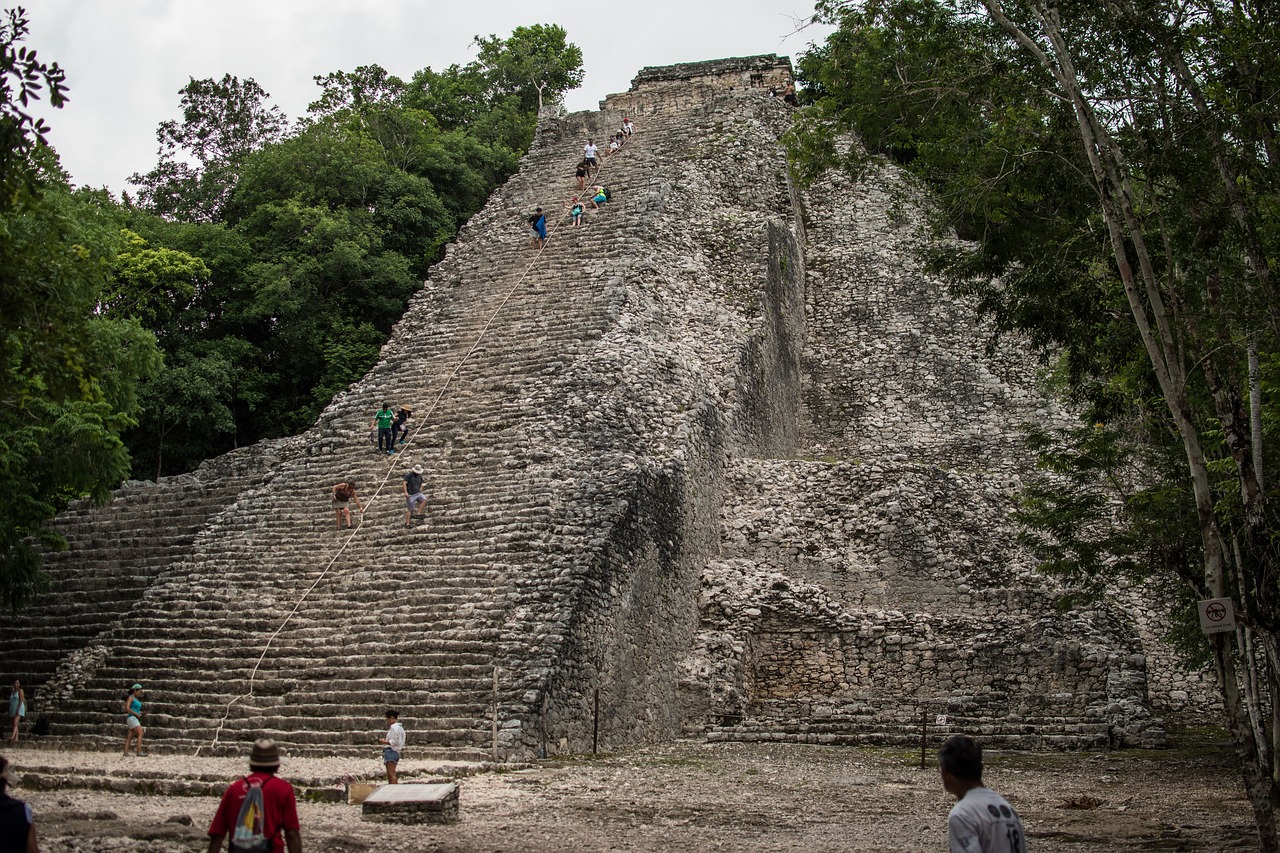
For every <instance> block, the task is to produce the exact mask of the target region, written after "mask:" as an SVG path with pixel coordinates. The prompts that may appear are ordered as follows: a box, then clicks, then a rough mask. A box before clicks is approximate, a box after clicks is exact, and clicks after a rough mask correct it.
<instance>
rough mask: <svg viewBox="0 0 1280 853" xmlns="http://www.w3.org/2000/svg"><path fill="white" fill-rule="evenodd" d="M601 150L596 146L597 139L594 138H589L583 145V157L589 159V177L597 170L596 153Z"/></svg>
mask: <svg viewBox="0 0 1280 853" xmlns="http://www.w3.org/2000/svg"><path fill="white" fill-rule="evenodd" d="M599 150H600V149H599V148H596V141H595V140H594V139H588V140H587V144H586V145H585V146H583V149H582V159H583V160H585V161H587V176H588V177H590V176H591V173H592V172H594V171H595V170H596V153H597V152H598V151H599Z"/></svg>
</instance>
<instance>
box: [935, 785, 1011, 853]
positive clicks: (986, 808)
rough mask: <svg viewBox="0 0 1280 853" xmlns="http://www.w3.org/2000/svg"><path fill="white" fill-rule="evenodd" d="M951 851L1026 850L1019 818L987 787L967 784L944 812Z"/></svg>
mask: <svg viewBox="0 0 1280 853" xmlns="http://www.w3.org/2000/svg"><path fill="white" fill-rule="evenodd" d="M947 840H948V842H949V843H950V850H951V853H1026V851H1027V842H1026V835H1025V833H1024V832H1023V829H1022V819H1021V818H1020V817H1018V813H1017V812H1016V811H1014V810H1013V806H1011V805H1009V801H1008V800H1006V799H1005V798H1004V797H1002V796H1000V795H999V794H997V793H996V792H995V791H993V790H991V789H990V788H971V789H970V790H969V791H967V792H966V793H965V795H964V797H962V798H961V800H960V802H958V803H956V804H955V805H954V806H953V807H952V809H951V814H949V815H947Z"/></svg>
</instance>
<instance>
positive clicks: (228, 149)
mask: <svg viewBox="0 0 1280 853" xmlns="http://www.w3.org/2000/svg"><path fill="white" fill-rule="evenodd" d="M178 94H179V95H181V97H182V102H181V105H182V121H181V122H177V121H172V120H170V121H165V122H162V123H161V124H160V128H159V130H157V131H156V138H157V140H158V141H159V142H160V151H159V155H160V162H159V163H158V164H157V165H156V167H155V168H154V169H152V170H151V171H150V172H148V173H147V174H145V175H142V174H134V175H132V176H130V178H129V181H130V182H131V183H133V184H136V185H138V186H139V188H140V189H139V192H138V199H139V201H140V202H141V204H142V205H143V206H144V207H146V208H148V209H150V210H152V211H154V212H156V213H159V214H161V215H163V216H172V217H175V218H178V219H182V220H186V221H189V222H212V221H215V220H217V219H218V218H219V215H220V213H221V210H222V206H223V205H224V204H225V203H226V201H227V199H228V197H229V196H230V195H231V192H232V191H233V190H234V188H235V182H236V178H237V176H238V175H239V171H240V168H241V166H242V165H243V164H244V162H245V160H246V159H247V158H248V157H249V155H250V154H252V153H253V152H255V151H257V150H259V149H261V148H262V147H263V146H264V145H266V144H267V143H269V142H273V141H275V140H277V139H280V138H281V137H282V136H283V135H284V133H285V132H286V130H287V129H288V124H289V122H288V119H287V118H286V117H285V115H284V113H282V112H281V111H280V108H279V107H276V106H272V105H270V104H268V100H269V98H270V97H271V96H270V95H268V94H267V93H266V91H265V90H263V88H262V87H261V86H259V85H258V84H257V83H256V82H255V81H254V80H253V78H246V79H244V80H240V79H239V78H238V77H234V76H232V75H230V74H226V75H223V77H222V79H221V80H214V79H212V78H207V79H203V80H196V79H195V78H191V80H190V82H188V83H187V85H186V86H183V87H182V89H181V90H179V92H178ZM192 160H193V161H194V163H192V162H189V161H192Z"/></svg>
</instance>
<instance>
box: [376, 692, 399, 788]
mask: <svg viewBox="0 0 1280 853" xmlns="http://www.w3.org/2000/svg"><path fill="white" fill-rule="evenodd" d="M378 743H385V744H386V746H385V747H384V748H383V750H382V763H383V764H384V765H386V768H387V784H388V785H395V784H397V783H398V782H399V781H400V778H399V777H398V776H396V765H397V764H399V763H400V753H402V752H404V726H402V725H400V712H399V711H393V710H391V709H387V736H386V737H380V738H378Z"/></svg>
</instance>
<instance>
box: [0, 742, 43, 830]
mask: <svg viewBox="0 0 1280 853" xmlns="http://www.w3.org/2000/svg"><path fill="white" fill-rule="evenodd" d="M15 784H17V780H16V779H14V778H13V769H12V768H11V767H10V766H9V761H8V759H6V758H5V757H4V756H0V850H6V851H8V850H12V851H14V853H40V844H39V842H38V841H36V822H35V817H34V816H32V814H31V806H29V805H27V804H26V803H24V802H23V801H22V800H17V799H14V798H13V797H11V796H9V786H10V785H15Z"/></svg>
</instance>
